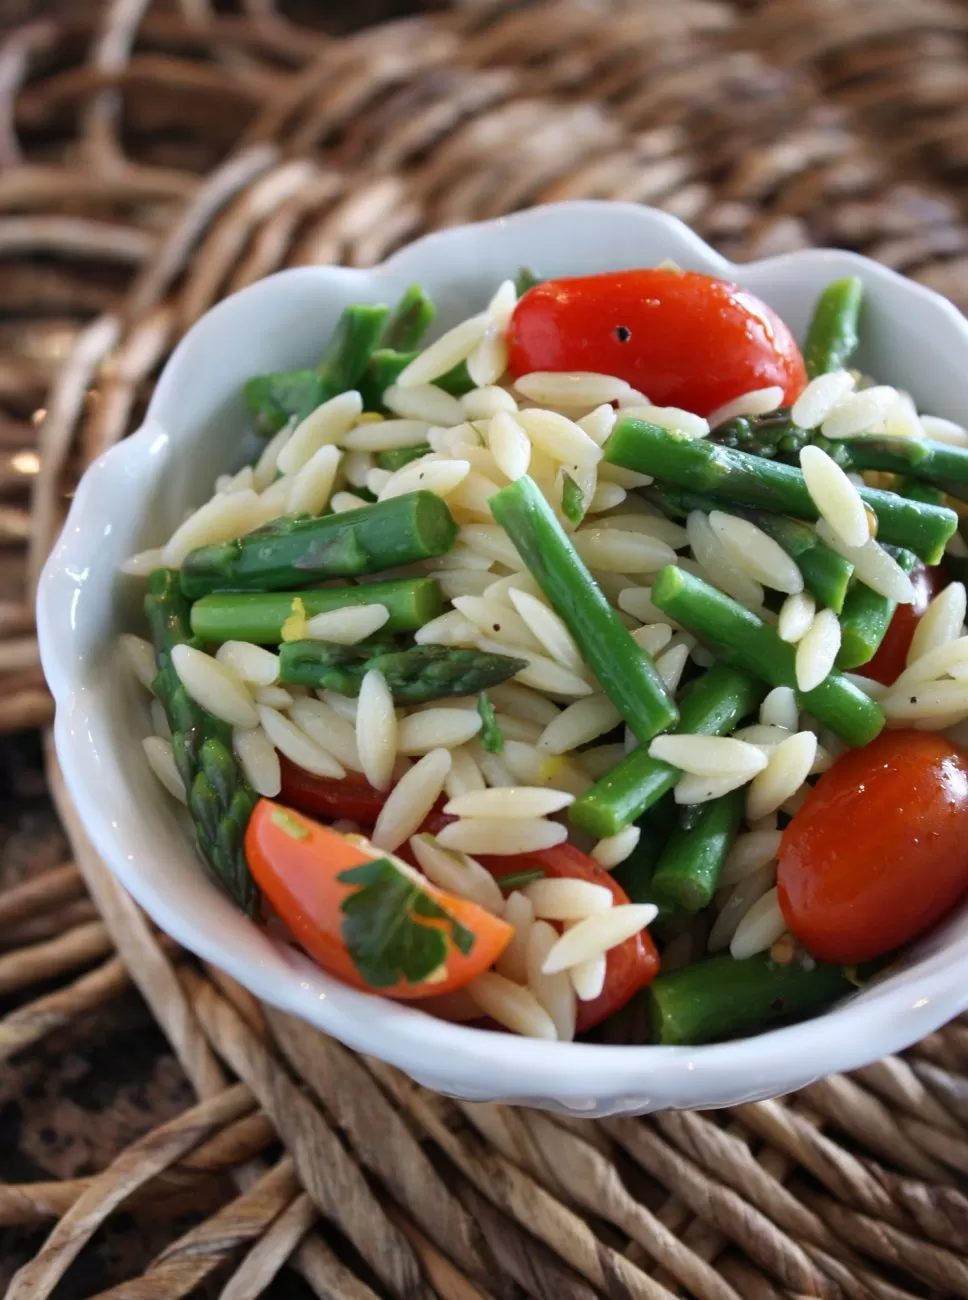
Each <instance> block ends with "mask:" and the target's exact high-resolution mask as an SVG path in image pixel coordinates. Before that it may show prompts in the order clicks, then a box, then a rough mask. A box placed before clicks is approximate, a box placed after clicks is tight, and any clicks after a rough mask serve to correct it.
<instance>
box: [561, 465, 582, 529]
mask: <svg viewBox="0 0 968 1300" xmlns="http://www.w3.org/2000/svg"><path fill="white" fill-rule="evenodd" d="M561 509H562V512H563V514H564V516H565V518H566V519H567V520H568V522H569V523H570V524H574V525H575V527H576V528H577V527H578V525H579V524H580V523H581V521H582V519H583V518H584V515H585V497H584V495H583V493H582V490H581V488H580V487H579V486H578V484H577V483H576V482H575V480H574V479H573V478H572V477H571V475H570V474H566V475H565V476H564V480H563V482H562V487H561Z"/></svg>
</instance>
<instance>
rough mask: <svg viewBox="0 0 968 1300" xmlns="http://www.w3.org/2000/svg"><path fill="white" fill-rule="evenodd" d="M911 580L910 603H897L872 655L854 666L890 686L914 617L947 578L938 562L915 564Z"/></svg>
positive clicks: (900, 670)
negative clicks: (865, 661) (912, 600)
mask: <svg viewBox="0 0 968 1300" xmlns="http://www.w3.org/2000/svg"><path fill="white" fill-rule="evenodd" d="M911 582H912V583H913V584H914V592H915V600H914V604H913V605H898V607H897V609H896V610H895V611H894V617H893V618H892V619H891V621H890V623H889V624H888V628H887V631H886V632H885V634H884V640H883V641H882V642H881V644H880V645H879V646H878V648H877V653H876V654H875V655H874V658H873V659H870V660H869V661H868V662H867V663H866V664H863V665H862V666H861V667H860V668H858V670H857V671H858V672H860V673H863V674H864V676H865V677H871V678H873V680H874V681H875V682H883V683H884V685H885V686H890V685H891V683H892V682H894V681H896V680H897V679H898V677H900V675H901V673H903V672H904V668H905V665H906V664H907V656H908V651H909V650H910V649H911V640H912V638H913V636H914V629H915V628H916V627H917V625H918V620H919V619H920V617H921V615H922V614H923V613H924V611H925V610H926V609H927V608H928V606H929V605H930V603H931V601H932V600H933V598H934V597H935V596H936V595H937V594H938V592H939V591H941V589H942V588H943V587H945V586H947V582H948V579H947V577H946V576H945V572H944V569H942V568H941V567H940V566H937V567H935V568H932V569H928V568H925V566H924V565H923V564H919V565H918V566H917V568H916V569H915V570H914V572H913V573H912V574H911Z"/></svg>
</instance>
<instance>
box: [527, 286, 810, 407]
mask: <svg viewBox="0 0 968 1300" xmlns="http://www.w3.org/2000/svg"><path fill="white" fill-rule="evenodd" d="M626 333H627V334H628V337H627V338H626V337H625V336H626ZM508 348H509V356H508V368H509V370H510V372H511V374H512V376H514V377H515V378H517V377H519V376H520V375H526V374H528V373H529V372H531V371H533V370H558V371H562V370H587V371H595V372H597V373H599V374H606V375H616V376H617V377H618V378H620V379H624V380H626V381H627V382H628V383H630V384H631V385H632V387H633V388H637V389H639V390H640V391H641V392H643V393H646V394H647V395H648V398H649V401H650V402H654V403H655V404H656V405H658V406H679V407H682V408H683V409H684V410H687V411H693V412H695V413H696V414H697V415H709V413H710V412H711V411H713V410H715V408H716V407H718V406H722V405H723V404H724V403H725V402H729V401H732V399H733V398H734V397H739V396H740V394H742V393H746V392H749V391H750V390H752V389H757V388H767V387H771V386H772V385H774V384H776V385H778V386H779V387H780V388H782V389H783V402H784V403H790V402H793V401H795V400H796V398H797V397H798V396H799V394H800V393H801V391H802V390H803V388H804V386H805V384H806V382H807V375H806V370H805V368H804V364H803V357H802V356H801V355H800V349H799V348H798V347H797V343H796V340H795V339H794V337H793V335H792V334H791V333H790V330H789V329H788V328H787V326H786V325H785V324H784V322H783V321H782V320H781V319H780V318H779V316H777V315H776V313H775V312H774V311H773V310H772V309H771V308H770V307H768V306H767V305H766V303H764V302H761V301H760V299H759V298H756V297H754V295H753V294H751V293H748V292H747V291H746V290H745V289H741V288H740V287H739V286H738V285H735V284H730V283H729V282H728V281H726V280H718V279H716V278H715V277H713V276H709V275H702V274H700V273H699V272H698V271H676V270H673V269H666V268H653V269H648V270H638V271H615V272H608V273H606V274H604V275H588V276H578V277H574V278H571V279H562V280H547V281H545V282H544V283H543V284H539V285H535V287H534V288H532V289H529V290H528V292H527V293H526V294H524V296H523V297H522V298H521V300H520V302H519V303H518V305H517V307H516V308H515V310H514V314H513V316H512V317H511V323H510V327H509V330H508Z"/></svg>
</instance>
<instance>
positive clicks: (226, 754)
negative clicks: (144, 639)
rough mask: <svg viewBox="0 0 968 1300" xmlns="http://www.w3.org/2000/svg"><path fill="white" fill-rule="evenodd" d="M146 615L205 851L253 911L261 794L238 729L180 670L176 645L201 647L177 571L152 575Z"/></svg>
mask: <svg viewBox="0 0 968 1300" xmlns="http://www.w3.org/2000/svg"><path fill="white" fill-rule="evenodd" d="M145 614H146V615H147V618H148V623H149V625H150V627H151V633H152V637H153V639H154V643H155V654H156V656H157V661H158V675H157V677H156V678H155V680H154V683H153V686H154V691H155V695H156V696H157V697H158V699H159V700H160V701H161V705H162V707H163V708H164V710H165V716H166V717H167V719H168V725H169V726H170V727H171V733H172V734H171V743H172V749H173V750H174V756H175V763H176V765H177V767H178V771H179V774H180V776H181V778H182V781H183V782H184V783H185V790H186V792H187V795H188V807H189V810H190V812H191V815H192V820H193V821H194V823H195V832H196V835H197V837H198V847H199V849H200V850H201V853H202V856H203V857H204V858H205V860H206V862H208V864H209V866H210V867H211V868H212V871H213V872H214V874H215V876H216V878H217V879H218V880H219V882H220V883H221V884H222V885H223V886H224V888H225V889H226V890H227V891H228V893H229V894H230V895H231V896H232V898H233V899H234V900H235V902H236V903H238V905H239V907H241V908H242V910H243V911H244V912H248V913H252V912H253V911H254V910H255V905H256V901H257V897H258V895H257V891H256V887H255V883H254V881H253V880H252V876H251V874H250V873H249V867H248V863H247V862H246V859H245V850H244V837H245V828H246V826H247V825H248V822H249V817H250V816H251V814H252V810H253V808H254V807H255V805H256V802H257V799H258V796H257V795H256V794H255V793H254V792H253V791H252V790H251V789H250V787H249V786H248V785H247V783H246V781H245V779H244V777H243V776H242V772H241V770H240V769H239V767H238V764H237V763H236V761H235V757H234V755H233V753H232V730H231V728H230V727H229V726H228V725H227V724H226V723H224V722H222V721H220V720H219V719H218V718H215V717H213V716H212V714H211V713H209V712H208V711H207V710H205V709H203V708H202V707H201V706H200V705H198V704H196V703H195V701H194V700H192V699H191V697H190V696H189V695H188V693H187V691H186V690H185V688H184V686H182V684H181V681H180V680H179V678H178V674H177V673H176V672H175V669H174V666H173V665H172V662H171V651H172V649H173V647H174V646H176V645H180V644H183V643H185V644H195V643H194V641H193V640H192V637H191V628H190V622H189V611H188V602H187V601H186V599H185V597H184V596H183V595H182V592H181V590H180V588H179V584H178V574H177V573H175V572H173V571H172V570H170V569H158V570H157V571H156V572H155V573H153V574H152V575H151V578H150V580H149V583H148V592H147V595H146V596H145Z"/></svg>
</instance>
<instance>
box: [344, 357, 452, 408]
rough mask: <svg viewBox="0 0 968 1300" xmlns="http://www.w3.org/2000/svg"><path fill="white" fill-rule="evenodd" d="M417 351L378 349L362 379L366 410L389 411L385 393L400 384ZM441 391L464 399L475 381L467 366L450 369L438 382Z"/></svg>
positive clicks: (362, 392)
mask: <svg viewBox="0 0 968 1300" xmlns="http://www.w3.org/2000/svg"><path fill="white" fill-rule="evenodd" d="M418 355H419V353H418V352H401V351H398V350H397V349H395V348H378V349H377V350H376V352H374V353H373V356H372V357H371V358H370V361H369V364H368V365H367V367H366V370H365V371H364V372H363V376H362V378H361V379H360V385H359V387H360V396H361V397H362V399H363V407H364V409H365V410H367V411H386V407H385V406H384V405H383V394H384V393H385V392H386V390H387V389H388V388H389V387H390V385H391V384H395V383H396V382H397V377H398V376H399V374H400V373H401V371H403V370H405V369H406V368H407V366H409V364H410V362H411V361H412V360H413V359H414V357H416V356H418ZM434 383H435V384H436V385H437V387H438V388H442V389H443V390H444V391H445V392H447V393H450V395H451V396H452V397H463V395H464V394H465V393H469V392H470V390H471V389H472V388H473V387H474V381H473V380H472V379H471V377H470V375H469V374H468V373H467V364H466V362H464V361H461V362H460V363H459V364H458V365H456V366H454V368H453V369H452V370H448V371H447V373H446V374H445V375H441V376H440V378H439V379H435V380H434Z"/></svg>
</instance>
